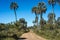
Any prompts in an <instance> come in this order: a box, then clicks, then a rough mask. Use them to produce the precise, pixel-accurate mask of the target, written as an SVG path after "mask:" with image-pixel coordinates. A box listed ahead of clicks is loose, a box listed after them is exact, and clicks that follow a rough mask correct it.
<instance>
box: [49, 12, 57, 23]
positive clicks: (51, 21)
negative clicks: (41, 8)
mask: <svg viewBox="0 0 60 40" xmlns="http://www.w3.org/2000/svg"><path fill="white" fill-rule="evenodd" d="M53 15H54V20H55V17H56V15H55V14H54V13H49V14H48V23H49V24H53Z"/></svg>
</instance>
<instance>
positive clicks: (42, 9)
mask: <svg viewBox="0 0 60 40" xmlns="http://www.w3.org/2000/svg"><path fill="white" fill-rule="evenodd" d="M46 10H47V8H46V5H45V3H44V2H40V3H38V6H37V7H33V10H32V11H33V12H34V13H35V14H36V16H37V14H40V22H41V24H40V26H41V27H42V25H43V24H42V22H43V21H42V20H43V18H42V15H43V13H45V12H46ZM36 19H38V18H37V17H36Z"/></svg>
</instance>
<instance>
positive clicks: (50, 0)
mask: <svg viewBox="0 0 60 40" xmlns="http://www.w3.org/2000/svg"><path fill="white" fill-rule="evenodd" d="M48 3H49V5H51V6H52V13H53V14H54V6H55V4H56V0H48ZM54 23H55V21H54V15H53V24H54Z"/></svg>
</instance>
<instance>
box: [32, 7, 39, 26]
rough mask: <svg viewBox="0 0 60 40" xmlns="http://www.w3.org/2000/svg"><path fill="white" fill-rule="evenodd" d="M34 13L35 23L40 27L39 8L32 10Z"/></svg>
mask: <svg viewBox="0 0 60 40" xmlns="http://www.w3.org/2000/svg"><path fill="white" fill-rule="evenodd" d="M32 12H33V13H35V16H36V17H35V22H36V23H37V26H38V8H37V7H33V8H32Z"/></svg>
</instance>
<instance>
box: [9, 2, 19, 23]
mask: <svg viewBox="0 0 60 40" xmlns="http://www.w3.org/2000/svg"><path fill="white" fill-rule="evenodd" d="M17 8H18V5H17V3H16V2H11V4H10V9H13V10H14V14H15V20H16V22H17V14H16V10H17Z"/></svg>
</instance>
